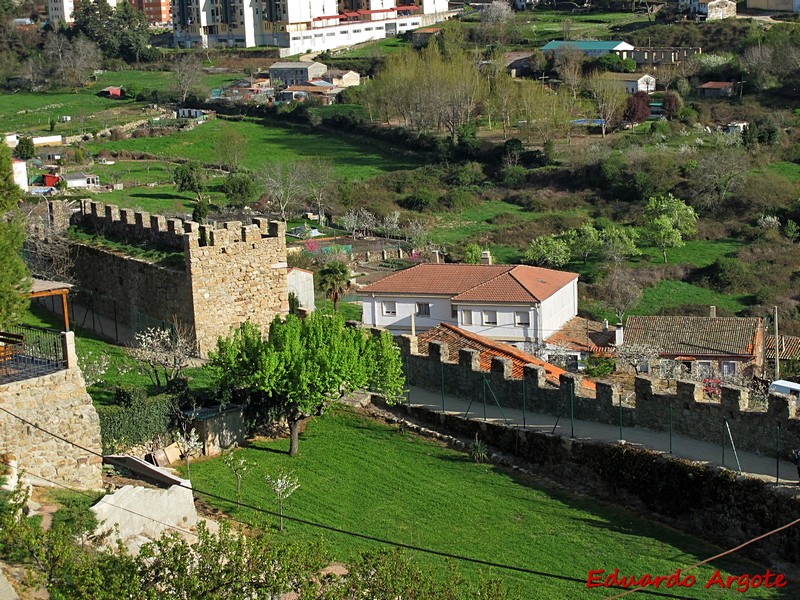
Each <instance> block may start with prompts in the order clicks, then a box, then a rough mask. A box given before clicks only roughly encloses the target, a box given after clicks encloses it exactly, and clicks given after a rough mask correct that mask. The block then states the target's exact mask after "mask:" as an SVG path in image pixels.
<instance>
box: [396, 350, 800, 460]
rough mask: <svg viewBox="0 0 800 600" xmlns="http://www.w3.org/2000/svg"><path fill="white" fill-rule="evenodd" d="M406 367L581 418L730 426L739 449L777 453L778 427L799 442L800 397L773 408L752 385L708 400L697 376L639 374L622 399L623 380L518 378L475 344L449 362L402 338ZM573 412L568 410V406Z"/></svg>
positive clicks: (439, 383)
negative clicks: (759, 403)
mask: <svg viewBox="0 0 800 600" xmlns="http://www.w3.org/2000/svg"><path fill="white" fill-rule="evenodd" d="M396 340H397V342H398V344H399V346H400V349H401V353H402V355H403V357H404V359H405V360H404V362H405V364H406V368H407V374H406V376H407V380H408V383H409V385H412V386H419V387H422V388H426V389H429V390H432V391H436V392H439V391H441V392H443V393H444V394H448V395H452V396H456V397H459V398H470V399H475V398H477V395H480V394H481V393H483V392H481V390H485V389H490V390H491V394H490V397H491V398H492V400H491V401H492V402H494V398H496V399H497V401H498V402H499V403H500V405H501V406H507V407H509V408H517V409H519V408H522V407H523V406H525V408H526V409H527V410H529V411H531V412H539V413H545V414H551V415H563V414H565V413H564V411H565V406H569V404H570V403H571V404H572V412H573V413H574V415H575V418H576V419H580V420H585V421H597V422H600V423H608V424H615V425H616V424H618V423H619V422H620V415H622V421H623V423H624V425H625V426H627V427H630V426H636V427H645V428H649V429H656V430H666V429H668V428H669V427H670V425H671V427H672V430H673V431H674V432H675V433H679V434H683V435H686V436H689V437H691V438H694V439H698V440H705V441H710V442H717V443H718V442H719V441H720V439H721V436H722V432H723V430H724V429H723V428H725V430H727V428H728V427H730V431H731V435H732V436H733V439H734V440H735V443H736V447H737V448H743V449H748V450H753V451H755V452H759V453H763V454H767V455H774V452H775V439H776V430H777V431H779V433H780V436H781V445H782V448H783V450H784V452H785V451H786V449H787V448H788V449H791V448H797V447H800V415H798V401H797V399H795V398H793V397H790V396H784V395H780V394H773V395H770V396H769V398H768V400H767V406H766V408H764V407H753V406H752V405H751V398H750V392H749V391H748V390H747V389H744V388H740V387H736V386H727V385H723V386H722V388H721V394H720V399H719V400H713V399H709V398H706V397H705V395H704V394H703V384H702V383H700V382H696V381H677V382H675V383H674V385H667V384H666V382H665V381H662V380H658V379H654V378H651V377H644V376H637V377H636V380H635V385H634V391H635V393H634V394H633V396H632V397H631V398H626V399H625V401H623V400H622V398H621V395H620V391H619V388H618V386H617V384H615V383H611V382H604V381H597V382H596V393H594V394H593V393H592V392H591V390H589V389H587V387H586V386H583V385H581V382H582V380H583V377H582V376H581V375H576V374H572V373H567V374H563V375H561V378H560V381H559V385H557V386H556V385H553V384H551V383H549V382H548V381H547V379H546V378H545V371H544V369H543V368H541V367H539V366H536V365H532V364H529V365H525V367H524V369H523V376H522V377H514V376H513V375H512V371H511V361H510V360H509V359H506V358H500V357H493V358H492V361H491V366H490V369H489V370H486V371H485V370H483V369H481V366H480V360H479V353H478V351H477V350H473V349H469V348H462V349H460V350H459V360H458V362H455V361H450V360H448V358H447V357H449V356H450V353H449V351H448V348H447V347H446V346H447V344H445V343H442V342H429V344H428V354H427V355H425V354H420V353H419V351H418V348H417V339H416V337H412V336H409V335H403V336H400V337H399V338H396ZM567 410H569V409H567Z"/></svg>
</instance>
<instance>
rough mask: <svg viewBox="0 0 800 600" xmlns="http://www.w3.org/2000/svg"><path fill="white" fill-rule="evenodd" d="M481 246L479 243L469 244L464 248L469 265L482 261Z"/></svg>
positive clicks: (465, 258) (466, 261)
mask: <svg viewBox="0 0 800 600" xmlns="http://www.w3.org/2000/svg"><path fill="white" fill-rule="evenodd" d="M481 253H482V250H481V247H480V246H479V245H478V244H469V245H467V247H466V248H465V249H464V262H465V263H467V264H468V265H477V264H480V262H481Z"/></svg>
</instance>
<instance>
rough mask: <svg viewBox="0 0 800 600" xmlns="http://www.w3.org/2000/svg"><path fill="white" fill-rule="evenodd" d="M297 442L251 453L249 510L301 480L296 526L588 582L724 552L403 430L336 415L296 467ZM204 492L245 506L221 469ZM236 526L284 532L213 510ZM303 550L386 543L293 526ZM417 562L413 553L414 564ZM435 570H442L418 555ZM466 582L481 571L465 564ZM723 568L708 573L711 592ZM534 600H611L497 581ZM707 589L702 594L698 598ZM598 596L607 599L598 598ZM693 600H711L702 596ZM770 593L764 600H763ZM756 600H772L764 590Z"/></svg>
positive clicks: (198, 473)
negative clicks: (278, 486) (602, 573)
mask: <svg viewBox="0 0 800 600" xmlns="http://www.w3.org/2000/svg"><path fill="white" fill-rule="evenodd" d="M287 449H288V440H279V441H275V442H258V443H255V444H253V445H252V446H251V447H247V448H244V449H242V450H240V451H239V452H241V454H242V455H243V456H245V457H246V458H247V459H248V460H250V461H253V462H254V463H256V464H257V466H256V468H254V469H252V470H251V471H250V472H248V474H247V475H245V477H244V480H243V482H242V500H243V502H245V503H247V504H251V505H255V506H259V507H262V508H264V509H268V510H272V511H275V510H277V502H276V499H275V497H274V495H273V494H272V492H271V491H270V490H269V488H268V486H267V484H266V483H265V481H264V474H265V473H269V474H272V475H275V474H276V473H279V472H281V471H284V472H285V471H290V472H292V473H293V474H294V476H295V477H296V478H297V479H298V481H299V483H300V488H299V489H298V490H297V492H295V494H294V495H292V496H291V497H290V498H289V499H288V500H286V501H285V503H284V511H285V513H286V514H287V515H292V516H296V517H299V518H303V519H308V520H310V521H314V522H319V523H323V524H326V525H330V526H333V527H337V528H341V529H345V530H349V531H355V532H359V533H363V534H366V535H370V536H375V537H379V538H385V539H390V540H395V541H398V542H403V543H406V544H413V545H417V546H421V547H425V548H430V549H434V550H439V551H443V552H449V553H453V554H457V555H465V556H470V557H474V558H479V559H483V560H488V561H494V562H499V563H506V564H510V565H516V566H520V567H524V568H529V569H534V570H539V571H546V572H552V573H558V574H563V575H566V576H570V577H575V578H578V579H579V580H584V581H585V578H586V575H587V572H588V571H589V570H590V569H606V570H613V569H614V568H615V567H619V568H620V569H621V570H622V571H623V572H624V573H628V574H639V575H641V574H644V573H651V574H653V575H656V574H663V575H668V574H670V573H672V572H674V570H675V569H676V568H677V567H686V566H688V565H690V564H692V563H694V562H696V561H697V559H698V558H705V557H706V556H710V555H713V554H715V553H716V549H714V548H712V547H710V546H709V545H708V544H706V543H704V542H702V541H700V540H698V539H695V538H692V537H690V536H687V535H683V534H680V533H678V532H676V531H674V530H671V529H669V528H667V527H665V526H663V525H660V524H657V523H655V522H652V521H649V520H647V519H644V518H642V517H639V516H636V515H634V514H633V513H631V512H630V511H627V510H624V509H621V508H617V507H612V506H605V505H603V504H600V503H598V502H596V501H594V500H590V499H586V498H580V499H577V498H573V497H571V496H567V495H559V496H554V495H552V494H551V493H549V492H547V491H545V490H543V489H541V488H538V487H537V486H536V485H534V484H532V483H531V482H530V481H528V480H526V479H524V478H522V477H521V476H518V475H515V474H513V473H511V472H508V471H506V470H504V469H499V468H493V467H491V466H489V465H478V464H475V463H473V462H472V461H470V460H469V458H468V457H467V456H466V455H465V454H462V453H458V452H455V451H452V450H448V449H445V448H442V447H440V446H438V445H436V444H433V443H430V442H428V441H425V440H422V439H420V438H418V437H416V436H412V435H410V434H407V433H401V432H400V431H398V429H396V428H393V427H388V426H385V425H382V424H379V423H377V422H375V421H372V420H369V419H365V418H363V417H360V416H357V415H355V414H354V413H352V412H350V411H349V410H345V409H335V410H331V411H329V412H328V413H327V414H326V415H325V416H324V417H322V418H317V419H315V420H313V421H311V422H310V423H309V424H308V427H307V429H306V431H305V432H304V433H303V434H302V435H301V442H300V452H299V454H298V456H297V457H295V458H290V457H289V456H288V455H287V454H286V451H287ZM192 483H193V485H194V486H195V488H196V489H198V490H205V491H209V492H213V493H215V494H218V495H221V496H225V497H227V498H231V499H235V490H236V487H235V483H234V478H233V476H232V475H231V473H230V471H228V470H227V469H226V467H225V466H224V465H223V464H222V461H221V460H220V459H213V460H208V461H202V462H198V463H196V464H194V465H192ZM209 501H210V502H211V503H212V504H215V505H217V506H218V507H219V508H221V509H223V510H225V511H226V512H230V513H232V514H233V515H234V516H235V517H236V518H237V519H242V520H245V521H247V522H250V523H264V522H265V519H266V520H267V522H268V523H269V524H270V525H271V526H273V527H274V526H276V525H277V519H276V518H275V517H269V516H265V515H264V514H262V513H258V512H256V511H252V510H249V509H245V508H242V509H239V508H237V507H236V506H235V504H234V503H226V502H220V501H216V500H213V499H209ZM286 527H287V531H286V532H285V534H284V535H286V536H287V537H290V538H291V539H293V540H296V539H300V540H317V539H319V538H320V537H323V538H325V539H326V540H327V543H328V545H329V548H330V550H331V552H332V553H333V555H334V557H337V558H349V557H352V556H354V555H355V554H356V553H358V552H360V551H362V550H375V549H377V548H378V547H380V546H379V545H378V544H376V543H372V542H367V541H364V540H359V539H357V538H353V537H350V536H344V535H341V534H336V533H331V532H323V531H321V530H319V529H317V528H313V527H310V526H306V525H302V524H298V523H294V522H287V525H286ZM412 554H413V553H412ZM416 557H417V559H418V560H419V561H420V562H422V563H423V564H427V565H430V567H431V568H434V569H444V568H445V561H444V560H443V559H438V558H433V557H430V556H427V555H422V554H418V555H416ZM729 565H730V566H729V568H731V569H732V570H733V572H735V573H736V574H738V573H740V572H756V571H759V570H760V571H762V572H763V567H759V566H756V565H754V564H752V563H747V562H738V563H736V564H731V563H729ZM456 566H457V567H458V569H459V570H460V572H461V573H462V574H464V575H465V576H468V577H472V576H475V574H476V572H477V570H478V568H477V567H476V566H475V565H471V564H467V563H461V562H456ZM712 572H713V569H710V568H708V567H705V568H703V569H698V572H697V573H695V575H696V576H697V577H698V580H699V581H701V580H702V581H705V579H707V578H708V577H709V576H710V574H711V573H712ZM495 574H497V575H500V576H502V577H503V578H504V579H506V580H507V581H508V582H509V584H510V585H512V586H519V587H520V589H521V592H522V594H521V595H522V597H524V598H568V597H578V596H580V597H585V596H586V597H597V598H600V597H603V596H607V595H608V590H605V592H606V593H605V594H604V593H603V592H602V591H601V592H598V593H596V594H593V593H592V592H590V591H587V590H586V588H585V585H584V584H582V583H578V582H575V583H570V582H563V581H558V580H554V579H550V578H541V577H534V576H528V575H520V574H514V573H511V572H508V571H502V570H498V571H495ZM698 588H699V589H698ZM592 591H596V590H592ZM681 593H682V594H684V593H685V596H686V597H691V598H703V597H709V593H708V592H707V591H705V590H703V589H702V587H701V586H699V585H698V586H696V587H695V588H694V589H688V590H681ZM758 594H761V596H758ZM754 595H755V596H757V597H766V594H764V593H763V591H762V590H755V591H754Z"/></svg>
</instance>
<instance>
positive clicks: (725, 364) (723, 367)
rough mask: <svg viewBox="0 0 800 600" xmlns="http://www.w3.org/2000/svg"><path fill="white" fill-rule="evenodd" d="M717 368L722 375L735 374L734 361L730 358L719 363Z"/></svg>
mask: <svg viewBox="0 0 800 600" xmlns="http://www.w3.org/2000/svg"><path fill="white" fill-rule="evenodd" d="M719 370H720V371H721V372H722V374H723V375H726V376H727V375H735V374H736V363H735V362H733V361H732V360H723V361H720V363H719Z"/></svg>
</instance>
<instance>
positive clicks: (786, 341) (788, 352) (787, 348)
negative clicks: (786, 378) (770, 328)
mask: <svg viewBox="0 0 800 600" xmlns="http://www.w3.org/2000/svg"><path fill="white" fill-rule="evenodd" d="M780 337H781V360H788V359H799V358H800V337H797V336H794V335H782V336H780ZM764 345H765V350H764V358H768V359H774V358H775V336H774V335H768V336H767V339H766V342H765V344H764Z"/></svg>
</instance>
